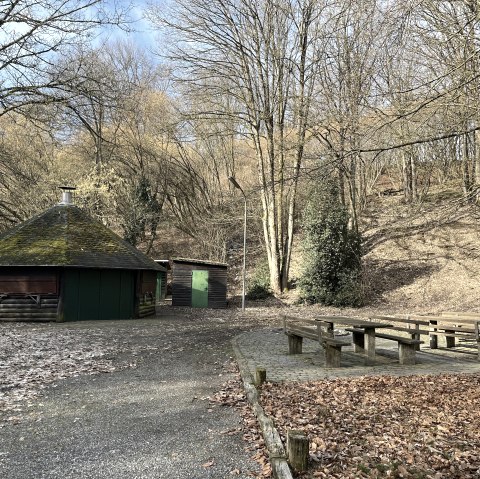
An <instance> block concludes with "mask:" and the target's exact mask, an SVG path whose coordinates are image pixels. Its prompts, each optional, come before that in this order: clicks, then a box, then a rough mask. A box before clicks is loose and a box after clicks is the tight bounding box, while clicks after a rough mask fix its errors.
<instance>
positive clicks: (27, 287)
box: [0, 268, 58, 294]
mask: <svg viewBox="0 0 480 479" xmlns="http://www.w3.org/2000/svg"><path fill="white" fill-rule="evenodd" d="M57 276H58V275H57V272H56V270H55V271H42V270H39V269H37V268H22V269H20V268H12V269H4V268H2V273H1V274H0V294H1V293H7V294H8V293H16V294H27V293H30V294H57V293H58V281H57Z"/></svg>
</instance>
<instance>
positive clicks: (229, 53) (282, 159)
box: [151, 0, 324, 294]
mask: <svg viewBox="0 0 480 479" xmlns="http://www.w3.org/2000/svg"><path fill="white" fill-rule="evenodd" d="M323 5H324V3H323V2H317V1H313V0H292V1H290V0H281V1H280V2H278V1H275V2H274V1H273V0H264V1H262V2H253V1H251V0H214V1H213V2H202V1H199V0H191V1H190V0H178V1H177V2H176V3H175V11H174V12H169V13H168V16H167V15H163V14H162V11H161V9H160V8H157V9H153V10H152V12H151V16H152V18H153V19H154V21H156V22H157V24H158V25H163V26H166V27H167V28H168V29H170V31H171V33H172V34H173V35H175V38H176V39H178V42H177V45H176V46H177V48H176V49H175V50H174V51H172V52H171V55H170V59H171V60H172V61H174V62H175V64H176V65H177V66H178V68H179V70H178V72H179V75H178V77H177V80H178V81H179V82H180V83H182V84H183V87H184V90H185V89H187V91H188V93H189V94H190V95H191V96H192V97H195V96H197V95H203V96H208V97H209V99H210V100H209V109H208V110H206V111H203V112H197V115H201V116H202V117H203V118H210V119H214V120H218V118H222V117H225V116H228V117H232V118H233V119H234V120H235V121H236V122H237V123H238V124H239V125H240V128H239V130H238V132H237V134H239V135H242V136H244V137H245V138H246V140H247V141H248V142H249V144H250V145H251V147H252V149H253V151H254V154H255V158H256V163H257V176H258V185H259V189H260V198H261V202H262V205H263V231H264V239H265V246H266V251H267V256H268V262H269V267H270V278H271V286H272V289H273V291H274V292H275V293H277V294H278V293H280V292H281V291H282V290H283V289H284V288H286V287H287V282H288V274H289V269H290V258H291V249H292V241H293V234H294V220H295V210H296V196H297V185H298V176H299V171H300V166H301V163H302V160H303V155H304V149H305V143H306V131H307V125H308V118H309V114H310V107H311V100H312V93H313V85H314V82H315V78H316V75H317V72H318V63H319V61H320V59H321V58H322V54H321V51H320V50H321V42H320V36H319V33H320V31H321V28H320V27H321V13H322V10H323V8H324V6H323ZM187 87H188V88H187ZM225 98H229V99H230V102H229V104H230V105H234V106H235V109H234V110H232V109H225V105H226V102H225Z"/></svg>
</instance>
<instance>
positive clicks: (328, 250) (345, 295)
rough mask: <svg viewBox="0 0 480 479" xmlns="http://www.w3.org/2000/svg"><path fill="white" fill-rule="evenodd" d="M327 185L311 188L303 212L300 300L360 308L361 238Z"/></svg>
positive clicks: (361, 293) (334, 190) (334, 192)
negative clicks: (302, 257) (302, 261)
mask: <svg viewBox="0 0 480 479" xmlns="http://www.w3.org/2000/svg"><path fill="white" fill-rule="evenodd" d="M349 219H350V217H349V214H348V211H347V209H346V208H345V206H343V205H342V204H341V203H340V201H339V197H338V190H337V189H336V187H335V186H334V185H333V184H331V183H324V184H322V185H319V186H318V187H317V188H316V189H314V190H313V191H312V193H311V195H310V200H309V203H308V205H307V207H306V209H305V212H304V218H303V231H304V238H305V239H304V244H303V251H304V271H303V274H302V277H301V278H300V288H301V291H302V298H303V300H305V301H307V302H309V303H323V304H326V305H333V306H361V305H362V304H363V291H362V277H361V270H362V263H361V236H360V234H359V233H357V232H355V231H352V230H351V229H350V228H349V226H348V224H349Z"/></svg>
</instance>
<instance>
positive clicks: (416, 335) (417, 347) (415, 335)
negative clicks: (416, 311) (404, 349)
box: [410, 323, 420, 351]
mask: <svg viewBox="0 0 480 479" xmlns="http://www.w3.org/2000/svg"><path fill="white" fill-rule="evenodd" d="M410 337H411V338H412V339H416V340H417V341H420V324H418V323H417V324H415V332H414V333H412V334H411V335H410ZM415 351H420V343H418V344H415Z"/></svg>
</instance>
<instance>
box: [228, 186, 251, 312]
mask: <svg viewBox="0 0 480 479" xmlns="http://www.w3.org/2000/svg"><path fill="white" fill-rule="evenodd" d="M228 181H230V183H232V185H233V186H234V187H235V188H237V189H239V190H240V191H241V192H242V195H243V199H244V201H245V211H244V217H243V278H242V282H243V286H242V312H245V276H246V272H247V269H246V262H247V195H246V194H245V192H244V191H243V189H242V187H241V186H240V185H239V184H238V182H237V180H236V179H235V178H234V177H233V176H229V177H228Z"/></svg>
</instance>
